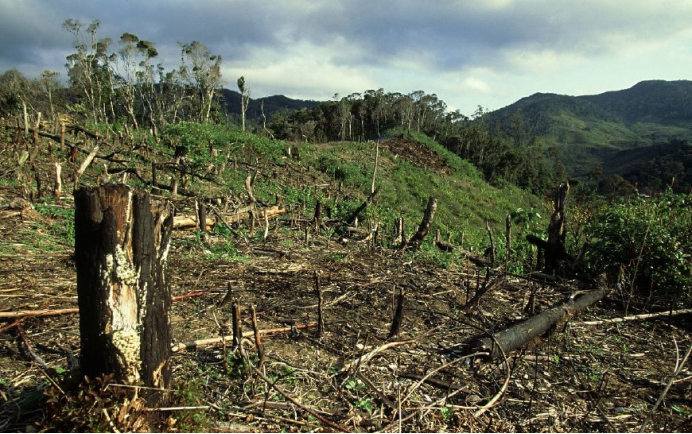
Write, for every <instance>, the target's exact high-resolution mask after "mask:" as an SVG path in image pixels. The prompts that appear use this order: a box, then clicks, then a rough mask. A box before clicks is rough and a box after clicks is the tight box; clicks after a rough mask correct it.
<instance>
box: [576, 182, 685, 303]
mask: <svg viewBox="0 0 692 434" xmlns="http://www.w3.org/2000/svg"><path fill="white" fill-rule="evenodd" d="M691 199H692V197H690V196H689V195H682V194H674V193H671V192H669V193H666V194H663V195H661V196H658V197H656V198H653V199H635V200H631V201H627V202H623V203H620V204H615V205H612V206H607V207H603V208H601V209H600V210H598V211H597V212H596V213H595V214H594V216H593V219H592V221H591V223H590V224H589V225H588V227H587V229H586V231H587V233H588V235H589V236H590V237H591V239H590V242H589V249H587V253H586V256H585V262H586V265H587V266H588V268H589V269H590V270H591V271H592V272H594V273H600V272H604V271H605V272H607V273H609V275H610V276H611V280H612V281H613V282H614V283H617V285H618V287H619V288H620V289H621V291H623V292H624V293H631V292H632V291H634V290H638V291H641V292H644V293H646V292H649V291H651V292H662V293H665V294H669V295H671V296H675V297H678V296H683V295H687V296H689V295H690V289H691V288H692V275H691V272H692V262H691V261H690V258H692V236H690V228H692V208H690V200H691Z"/></svg>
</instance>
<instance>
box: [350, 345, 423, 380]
mask: <svg viewBox="0 0 692 434" xmlns="http://www.w3.org/2000/svg"><path fill="white" fill-rule="evenodd" d="M414 341H415V339H410V340H407V341H397V342H388V343H386V344H384V345H381V346H379V347H377V348H375V349H374V350H372V351H370V352H369V353H367V354H363V355H362V356H360V357H358V358H357V359H355V360H352V361H350V362H349V363H346V364H345V365H344V366H343V368H341V369H340V370H339V373H344V372H347V371H348V370H349V369H351V367H352V366H356V365H361V364H362V363H365V362H367V361H368V360H370V359H372V358H373V357H375V356H376V355H378V354H379V353H381V352H383V351H386V350H388V349H390V348H396V347H400V346H402V345H407V344H410V343H411V342H414Z"/></svg>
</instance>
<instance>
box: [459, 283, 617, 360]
mask: <svg viewBox="0 0 692 434" xmlns="http://www.w3.org/2000/svg"><path fill="white" fill-rule="evenodd" d="M605 295H606V290H605V289H599V290H595V291H591V292H587V293H586V294H583V295H581V296H580V297H578V298H574V299H572V298H570V299H569V300H568V301H567V302H566V303H563V304H561V305H559V306H556V307H553V308H550V309H546V310H544V311H543V312H541V313H539V314H538V315H535V316H532V317H531V318H529V319H527V320H525V321H522V322H520V323H518V324H515V325H513V326H511V327H509V328H507V329H505V330H502V331H501V332H499V333H496V334H495V335H494V339H493V338H492V337H482V338H477V339H474V340H473V341H471V343H470V344H469V347H468V350H469V353H473V352H487V353H488V354H489V357H490V358H491V359H492V358H496V357H499V356H500V355H501V354H502V353H505V354H507V353H509V352H510V351H514V350H516V349H518V348H521V347H523V346H524V345H526V344H528V343H529V342H531V341H533V340H534V339H536V338H538V337H540V336H541V335H543V334H544V333H545V332H547V331H548V330H550V329H551V328H553V327H555V326H556V325H557V324H558V323H561V322H565V321H567V320H568V319H569V318H571V317H572V316H574V315H575V314H576V313H578V312H580V311H582V310H583V309H584V308H586V307H588V306H591V305H592V304H594V303H596V302H598V301H599V300H601V299H602V298H603V297H605Z"/></svg>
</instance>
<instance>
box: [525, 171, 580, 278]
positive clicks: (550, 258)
mask: <svg viewBox="0 0 692 434" xmlns="http://www.w3.org/2000/svg"><path fill="white" fill-rule="evenodd" d="M568 194H569V183H568V182H566V183H564V184H561V185H560V187H559V188H558V190H557V192H556V195H555V202H554V205H553V214H552V215H551V216H550V223H549V224H548V240H547V241H546V240H543V239H542V238H540V237H537V236H535V235H532V234H529V235H527V236H526V241H528V242H529V243H531V244H533V245H535V246H536V247H537V248H538V259H537V260H536V268H540V266H541V263H542V259H543V258H544V259H545V272H546V273H549V274H552V273H554V272H555V271H557V270H558V268H559V267H560V264H561V263H562V262H564V261H565V260H566V259H569V255H567V249H566V248H565V239H566V237H567V231H566V228H565V212H566V208H567V196H568Z"/></svg>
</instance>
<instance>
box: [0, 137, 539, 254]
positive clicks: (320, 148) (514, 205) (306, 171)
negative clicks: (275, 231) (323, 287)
mask: <svg viewBox="0 0 692 434" xmlns="http://www.w3.org/2000/svg"><path fill="white" fill-rule="evenodd" d="M214 128H216V127H214ZM211 130H213V131H212V133H209V131H210V129H209V128H207V129H204V128H202V129H198V127H190V128H188V130H187V132H186V134H187V137H188V139H189V138H192V139H193V140H198V139H199V141H200V145H199V146H198V149H197V151H195V152H192V153H191V154H189V155H188V161H189V162H190V163H191V164H193V165H194V166H196V167H197V169H196V170H197V171H198V172H203V171H204V170H205V168H206V170H210V169H209V168H211V167H214V166H215V167H217V168H218V167H219V166H220V165H221V164H222V163H223V162H224V161H225V160H226V156H227V155H229V156H230V158H229V160H230V161H227V163H226V169H225V171H224V174H223V177H222V178H221V179H218V178H217V179H218V180H219V183H218V185H215V184H212V183H209V182H207V181H203V180H199V179H192V182H191V184H190V186H189V189H190V190H192V191H195V192H197V194H198V195H202V196H206V197H224V196H229V195H231V196H232V197H236V198H238V197H244V196H245V188H244V181H245V178H246V176H248V174H252V173H254V172H255V171H256V170H257V173H258V176H257V179H256V180H255V184H254V190H255V195H256V196H257V197H258V199H260V200H262V201H265V202H270V203H273V201H274V199H275V196H276V195H277V194H279V195H281V196H282V198H283V201H284V203H286V204H289V205H293V206H294V207H295V208H297V209H302V210H303V212H304V214H303V216H304V217H305V218H311V217H312V213H313V210H314V205H315V185H322V186H324V185H326V184H329V187H323V188H320V189H318V195H319V197H320V199H321V201H322V203H323V204H324V205H325V206H329V207H331V208H332V209H333V211H334V218H341V219H345V218H346V216H348V215H350V213H351V212H352V211H353V210H354V209H356V207H357V206H358V205H360V204H361V203H362V202H363V200H365V198H366V197H367V196H368V195H369V193H370V187H371V181H372V170H373V165H374V158H375V153H376V148H375V144H374V143H328V144H299V151H300V159H299V160H295V159H292V158H290V157H289V156H288V150H289V148H290V147H291V146H295V144H290V143H286V142H283V141H274V140H269V139H267V138H264V137H260V136H255V135H252V134H248V133H243V132H240V131H237V130H230V131H229V130H225V129H224V130H223V131H222V132H219V131H220V130H215V129H213V128H211ZM207 133H209V134H208V137H207V136H204V137H205V138H204V139H200V137H202V135H204V134H207ZM169 138H170V137H169ZM413 139H415V140H417V141H419V142H421V143H423V144H424V146H425V147H427V148H429V149H432V150H434V152H435V153H436V154H437V155H438V156H439V159H441V160H442V161H444V164H445V166H446V168H445V170H429V169H428V168H426V167H420V165H416V164H414V163H416V161H413V162H410V161H406V160H405V159H404V158H400V157H398V156H395V155H392V154H390V153H389V152H387V151H385V150H382V152H381V153H380V159H379V166H378V173H377V185H378V186H380V189H381V190H380V193H379V195H378V196H377V197H376V200H375V202H374V204H373V205H371V206H369V207H368V208H367V210H366V212H365V213H364V214H363V215H362V216H361V217H362V218H361V222H362V225H363V226H365V225H367V224H368V223H369V222H375V221H376V222H378V223H379V224H380V233H381V234H382V235H383V240H384V242H385V245H387V243H388V242H389V240H391V238H392V234H393V226H394V219H395V218H397V217H399V216H403V217H404V219H405V224H406V231H407V232H406V233H407V235H408V236H411V235H412V234H413V232H414V231H415V230H416V229H417V226H418V224H420V221H421V219H422V215H423V211H424V210H425V206H426V203H427V201H428V198H429V197H430V196H434V197H436V198H437V199H438V201H439V206H438V212H437V216H436V218H435V222H434V224H435V227H439V228H440V229H441V231H442V236H443V237H445V238H446V237H447V236H448V235H451V237H452V241H453V242H454V243H455V244H457V245H458V244H459V243H460V242H461V240H462V236H463V240H464V247H465V248H472V249H474V250H478V249H483V248H485V247H487V246H488V236H487V232H486V229H485V222H486V221H488V222H489V223H490V226H491V228H492V229H493V231H494V233H495V234H496V237H495V238H496V240H498V241H497V242H498V243H499V244H500V246H502V243H503V241H502V240H503V239H504V236H503V235H502V234H503V233H504V224H505V223H504V221H505V216H506V215H507V214H508V213H511V212H514V211H516V210H517V209H518V208H532V207H534V208H539V207H541V206H542V204H541V202H540V201H539V200H538V199H537V198H536V197H535V196H532V195H530V194H528V193H526V192H524V191H522V190H520V189H518V188H516V187H514V186H509V185H508V186H504V187H501V188H498V187H494V186H491V185H489V184H488V183H486V182H485V181H484V180H483V178H482V176H481V175H480V173H479V172H478V170H477V169H476V168H475V167H474V166H472V165H471V164H469V163H468V162H466V161H465V160H462V159H461V158H459V157H458V156H456V155H454V154H452V153H451V152H449V151H448V150H446V149H445V148H443V147H442V146H441V145H439V144H438V143H436V142H434V141H432V140H431V139H429V138H428V137H426V136H424V135H419V136H416V137H413V138H407V139H406V140H413ZM184 140H187V139H180V140H178V139H174V140H173V141H174V143H181V142H184ZM209 141H213V142H214V148H215V150H216V153H215V156H212V155H210V154H209V150H208V149H209V148H208V143H209ZM104 146H105V145H104ZM153 146H154V148H153V149H152V157H155V158H156V160H157V161H159V162H165V161H170V160H172V157H173V156H172V149H171V148H170V147H164V146H162V145H153ZM192 148H194V146H193V147H192ZM383 149H384V148H383ZM107 151H108V150H107V149H105V148H104V151H103V152H107ZM414 157H415V156H414ZM55 158H56V156H55V155H52V156H49V155H43V154H41V155H39V157H38V160H37V161H38V162H39V165H41V164H45V165H46V173H50V167H51V165H52V162H51V161H52V160H54V159H55ZM126 158H128V159H129V160H131V161H133V162H134V161H137V159H136V157H135V156H134V155H133V156H131V157H126ZM58 159H61V158H60V157H58ZM413 159H415V158H413ZM43 160H45V161H43ZM12 164H13V163H12V161H5V162H3V166H6V169H7V170H3V171H2V173H6V174H8V175H9V176H10V177H9V178H7V179H4V178H3V179H0V181H1V184H3V185H7V186H14V185H16V181H15V180H14V179H12V178H14V175H11V173H12V171H11V168H10V167H9V166H12ZM102 171H103V167H102V164H101V163H100V162H99V163H96V164H93V165H92V166H91V167H90V168H89V170H88V171H87V173H85V175H84V176H83V177H82V183H83V184H84V185H93V184H95V183H96V179H97V177H98V176H99V175H100V174H101V173H102ZM140 171H141V173H142V175H143V176H144V178H145V179H150V177H151V174H150V170H149V168H148V165H146V164H144V165H142V166H141V167H140ZM210 173H211V172H210ZM66 176H67V175H66ZM158 176H159V179H160V180H166V179H168V177H167V176H166V173H165V171H164V170H161V171H160V173H159V174H158ZM208 176H213V175H208ZM44 182H45V180H44ZM129 182H130V183H132V184H133V185H135V186H138V187H144V188H147V187H146V186H145V185H143V184H142V183H141V182H139V181H138V180H137V179H135V178H130V181H129ZM165 182H167V181H165ZM340 183H343V188H342V189H339V188H338V185H339V184H340ZM33 188H35V184H33ZM164 193H165V192H164ZM66 194H69V192H66ZM165 194H166V195H167V193H165ZM41 202H42V203H44V204H43V205H40V204H39V205H37V207H36V209H37V210H38V211H39V213H41V214H42V215H45V216H49V217H55V216H56V213H60V215H59V216H58V217H59V218H58V220H60V221H62V223H60V224H59V228H55V227H46V228H45V230H43V231H40V232H38V233H32V234H27V235H26V237H25V238H26V239H23V240H20V241H22V242H23V243H25V244H27V243H28V244H31V245H33V244H37V245H38V246H40V247H45V245H46V243H48V242H49V241H50V242H53V240H54V237H57V239H58V240H59V244H60V245H61V246H69V245H71V243H72V240H71V239H70V236H69V234H66V233H65V228H71V227H72V225H73V220H72V212H71V207H69V205H67V204H63V205H61V206H59V207H58V206H55V205H53V200H52V198H51V197H49V196H44V198H43V199H41ZM66 205H67V207H66ZM539 211H540V212H541V214H543V215H546V213H545V212H544V211H543V209H542V208H541V209H539ZM63 214H65V215H63ZM68 214H69V215H68ZM538 227H539V228H541V227H547V222H545V223H543V222H539V224H538ZM60 228H62V229H60ZM59 229H60V230H59ZM433 230H434V229H433ZM462 234H463V235H462ZM20 238H21V237H20ZM431 238H432V237H428V239H427V240H426V243H425V245H424V248H427V249H431V245H432V244H431Z"/></svg>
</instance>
